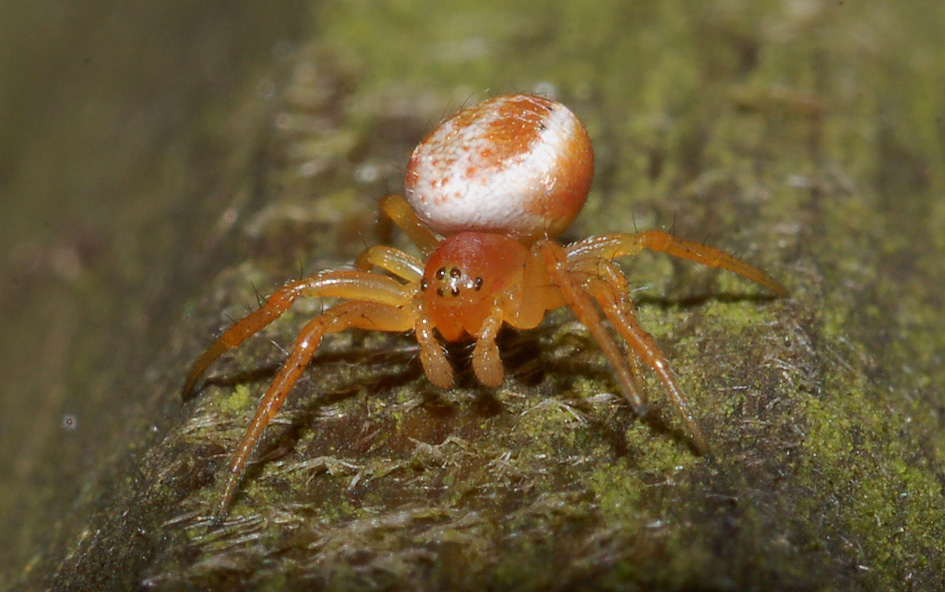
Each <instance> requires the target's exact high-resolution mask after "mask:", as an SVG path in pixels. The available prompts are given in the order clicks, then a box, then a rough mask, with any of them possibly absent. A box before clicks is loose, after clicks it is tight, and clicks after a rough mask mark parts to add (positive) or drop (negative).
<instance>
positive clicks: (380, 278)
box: [184, 95, 787, 515]
mask: <svg viewBox="0 0 945 592" xmlns="http://www.w3.org/2000/svg"><path fill="white" fill-rule="evenodd" d="M593 163H594V157H593V151H592V149H591V143H590V139H589V138H588V135H587V132H586V131H585V129H584V126H583V125H581V123H580V121H578V119H577V118H576V117H575V116H574V114H573V113H572V112H571V111H570V110H568V109H567V108H566V107H565V106H564V105H562V104H560V103H558V102H555V101H552V100H550V99H546V98H542V97H535V96H529V95H506V96H499V97H494V98H492V99H488V100H485V101H483V102H481V103H479V104H477V105H474V106H473V107H470V108H468V109H464V110H462V111H460V112H459V113H457V114H455V115H453V116H452V117H450V118H448V119H446V120H445V121H444V122H443V123H441V124H440V125H439V126H438V127H437V128H436V129H434V130H433V132H431V133H430V135H429V136H427V137H426V138H425V139H424V140H423V141H422V142H421V143H420V144H419V145H418V146H417V148H416V149H415V150H414V152H413V155H412V156H411V158H410V162H409V164H408V167H407V175H406V200H405V199H404V198H403V197H401V196H398V195H392V196H387V197H385V198H384V199H383V200H382V201H381V211H382V212H383V213H384V214H385V215H387V216H388V217H389V218H390V219H391V220H393V221H394V223H395V224H397V226H399V227H400V228H401V229H402V230H403V231H404V232H405V233H406V234H407V236H409V237H410V239H411V240H412V241H413V242H414V243H415V244H416V245H417V247H418V249H419V250H420V253H421V255H422V257H423V258H424V259H425V260H426V263H424V261H423V260H422V259H419V258H417V257H415V256H414V255H410V254H408V253H405V252H403V251H400V250H397V249H394V248H391V247H387V246H382V245H381V246H375V247H371V248H369V249H367V250H366V251H364V252H363V253H362V254H361V255H360V256H359V257H358V260H357V263H356V268H357V269H356V270H344V271H342V270H339V271H331V270H329V271H324V272H321V273H319V274H317V275H314V276H311V277H307V278H302V279H300V280H296V281H292V282H289V283H287V284H285V285H284V286H283V287H282V288H280V289H279V290H277V291H276V292H275V293H274V294H273V295H272V296H270V297H269V298H268V299H267V300H266V302H265V303H264V304H263V305H262V306H261V307H260V308H259V310H257V311H256V312H253V313H252V314H250V315H248V316H246V317H244V318H243V319H241V320H239V321H237V322H236V323H235V324H234V325H233V326H232V327H230V328H229V329H228V330H226V331H225V332H224V333H223V334H222V335H221V336H220V337H219V338H218V339H217V340H216V341H215V342H214V343H213V344H212V345H211V346H210V347H209V348H208V349H207V351H205V352H204V353H203V355H201V356H200V358H198V359H197V361H196V362H195V363H194V366H193V368H192V369H191V371H190V374H189V375H188V377H187V382H186V384H185V385H184V392H185V393H189V392H191V391H193V389H194V387H195V386H196V385H197V382H198V381H199V380H200V378H201V376H203V374H204V372H205V371H206V370H207V368H208V367H209V366H210V365H211V364H212V363H213V362H214V361H215V360H216V359H217V358H218V357H219V356H220V355H221V354H222V353H223V352H225V351H227V350H229V349H232V348H235V347H237V346H239V344H241V343H242V342H243V341H245V340H246V339H247V338H249V337H251V336H252V335H254V334H255V333H257V332H258V331H259V330H260V329H262V328H263V327H265V326H266V325H268V324H269V323H271V322H272V321H274V320H275V319H277V318H278V317H280V316H281V315H282V313H284V312H285V311H286V310H287V309H288V308H289V307H290V306H291V305H292V303H293V302H294V301H295V299H296V298H298V297H299V296H306V297H311V298H322V297H337V298H341V299H344V302H342V303H340V304H337V305H335V306H334V307H332V308H330V309H328V310H327V311H325V312H324V313H322V314H321V315H319V316H317V317H315V318H314V319H312V320H310V321H309V322H308V323H307V324H306V325H305V326H304V327H303V328H302V330H301V332H300V333H299V337H298V339H297V340H296V342H295V345H294V346H293V348H292V350H291V351H290V352H289V356H288V359H287V360H286V361H285V363H284V364H283V365H282V368H281V369H280V370H279V372H278V374H277V375H276V377H275V379H274V380H273V381H272V383H271V384H270V386H269V388H268V390H267V391H266V394H265V395H264V396H263V398H262V401H261V402H260V404H259V407H258V409H257V411H256V415H255V417H254V418H253V420H252V422H251V423H250V425H249V428H248V429H247V431H246V434H245V435H244V436H243V439H242V441H241V442H240V445H239V447H238V448H237V452H236V455H235V456H234V458H233V460H232V462H231V463H230V473H229V477H228V478H227V482H226V487H225V490H224V493H223V496H222V498H221V500H220V504H219V507H218V514H220V515H222V514H224V513H225V512H226V510H227V507H228V505H229V502H230V500H231V499H232V497H233V494H234V492H235V491H236V486H237V484H238V483H239V478H240V476H241V475H242V472H243V469H244V467H245V465H246V462H247V460H248V459H249V457H250V455H251V454H252V451H253V448H254V447H255V445H256V443H257V442H258V441H259V438H260V436H261V435H262V432H263V430H264V429H265V428H266V426H267V425H268V424H269V422H270V421H271V420H272V418H273V417H274V416H275V414H276V413H277V412H278V410H279V408H280V407H281V405H282V403H283V402H284V401H285V398H286V397H287V396H288V394H289V391H290V390H291V389H292V386H293V385H294V384H295V383H296V381H297V380H298V378H299V376H300V375H301V373H302V371H303V370H304V368H305V367H306V366H307V365H308V363H309V361H310V360H311V358H312V355H313V354H314V353H315V350H316V349H317V348H318V345H319V343H320V341H321V338H322V336H323V335H324V334H325V333H337V332H339V331H344V330H346V329H350V328H362V329H372V330H380V331H392V332H404V331H413V332H414V335H415V336H416V339H417V342H418V343H419V345H420V361H421V363H422V365H423V369H424V372H425V373H426V375H427V377H428V378H429V379H430V381H431V382H432V383H433V384H435V385H436V386H438V387H441V388H450V387H451V386H452V385H453V368H452V366H451V364H450V362H449V360H448V359H447V356H446V354H445V353H444V351H443V348H442V347H441V345H440V342H439V339H443V340H446V341H458V340H461V339H471V340H473V341H474V342H475V346H474V348H473V353H472V365H473V370H474V371H475V373H476V377H477V378H478V380H479V381H480V382H481V383H482V384H484V385H486V386H490V387H495V386H498V385H499V384H501V383H502V381H503V379H504V369H503V367H502V361H501V359H500V357H499V350H498V347H497V346H496V336H497V335H498V332H499V329H500V328H501V327H502V326H503V325H509V326H512V327H515V328H518V329H531V328H533V327H535V326H536V325H538V324H539V323H540V322H541V320H542V319H543V318H544V316H545V313H546V312H548V311H550V310H554V309H557V308H561V307H564V306H567V307H568V308H570V309H571V310H572V311H573V313H574V315H575V316H576V317H577V319H578V320H579V321H580V322H581V323H583V324H584V325H585V326H586V327H587V328H588V330H589V332H590V333H591V335H592V336H593V337H594V339H595V340H596V341H597V343H598V344H599V346H600V348H601V350H602V351H603V353H604V355H605V356H606V357H607V360H608V362H609V363H610V365H611V366H612V367H613V369H614V373H615V375H616V378H617V383H618V384H619V386H620V389H621V391H622V392H623V394H624V396H625V397H626V399H627V401H628V402H629V403H630V405H631V406H632V407H633V408H634V410H635V411H637V412H638V413H642V410H643V408H644V396H643V392H642V390H641V388H640V385H639V384H638V380H637V377H636V375H635V374H634V372H633V365H632V358H631V356H633V355H637V356H639V357H640V358H641V359H642V360H643V362H644V363H645V364H646V365H647V366H649V367H650V368H651V369H652V370H653V371H654V372H655V373H656V375H657V377H658V378H659V380H660V381H661V383H662V384H663V387H664V389H665V390H666V393H667V394H668V395H669V397H670V400H671V401H672V403H673V405H674V407H675V408H676V410H677V412H678V413H679V416H680V418H681V419H682V421H683V422H684V423H685V425H686V428H687V429H688V431H689V433H690V435H691V436H692V438H693V441H694V442H695V445H696V446H697V447H698V448H699V449H700V450H703V451H705V450H708V446H709V445H708V440H707V439H706V437H705V434H704V433H703V432H702V429H701V428H700V427H699V423H698V422H697V421H696V418H695V416H694V415H693V413H692V411H691V410H690V408H689V404H688V403H687V401H686V399H685V397H684V396H683V393H682V391H681V389H680V388H679V386H678V385H677V384H676V381H675V379H674V378H673V375H672V373H671V372H670V370H669V364H668V363H667V361H666V358H665V357H664V356H663V353H662V352H661V351H660V349H659V347H657V345H656V343H655V342H654V341H653V338H652V337H650V335H649V334H647V333H646V332H645V331H644V330H643V329H642V328H641V327H640V325H639V324H638V323H637V321H636V317H635V315H634V308H633V303H632V302H631V300H630V289H629V286H628V284H627V280H626V278H625V277H624V275H623V274H622V273H621V271H620V269H619V267H618V266H617V264H616V263H614V259H617V258H619V257H624V256H627V255H633V254H635V253H638V252H640V251H642V250H644V249H649V250H651V251H660V252H665V253H668V254H670V255H673V256H676V257H680V258H683V259H689V260H691V261H696V262H698V263H701V264H703V265H707V266H710V267H719V268H722V269H727V270H729V271H732V272H734V273H736V274H739V275H741V276H743V277H745V278H747V279H749V280H752V281H754V282H756V283H758V284H761V285H762V286H764V287H766V288H767V289H769V290H771V291H772V292H774V293H775V294H777V295H779V296H784V295H786V294H787V291H786V290H785V289H784V287H782V286H781V284H779V283H778V282H777V281H775V280H774V279H772V278H771V277H769V276H768V275H766V274H765V273H764V272H762V271H760V270H759V269H757V268H755V267H752V266H750V265H748V264H747V263H744V262H742V261H740V260H739V259H737V258H735V257H733V256H732V255H729V254H727V253H725V252H723V251H720V250H718V249H715V248H713V247H709V246H706V245H703V244H700V243H693V242H689V241H685V240H682V239H679V238H676V237H674V236H672V235H670V234H667V233H665V232H661V231H656V230H651V231H647V232H641V233H636V234H625V233H614V234H606V235H601V236H592V237H589V238H586V239H584V240H581V241H578V242H576V243H573V244H570V245H567V246H565V245H562V244H560V243H559V242H557V241H556V240H555V239H556V237H557V236H558V235H560V234H561V233H562V232H563V231H564V230H565V229H566V228H567V227H568V226H569V225H570V224H571V222H572V221H573V220H574V218H575V217H577V215H578V213H579V212H580V211H581V208H582V207H583V205H584V200H585V198H586V197H587V192H588V189H589V187H590V183H591V177H592V175H593V167H594V164H593ZM605 319H606V321H609V325H608V323H607V322H605ZM618 339H619V340H622V341H623V343H624V344H625V347H621V346H620V343H619V341H618Z"/></svg>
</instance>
